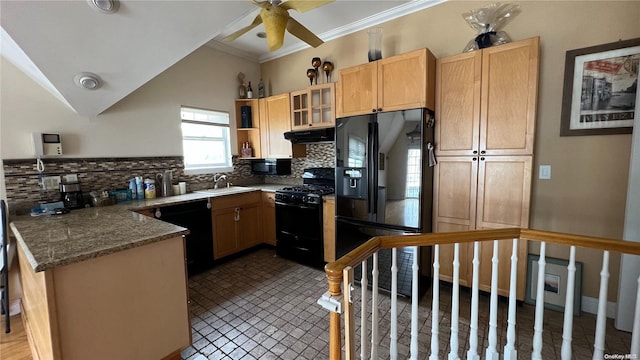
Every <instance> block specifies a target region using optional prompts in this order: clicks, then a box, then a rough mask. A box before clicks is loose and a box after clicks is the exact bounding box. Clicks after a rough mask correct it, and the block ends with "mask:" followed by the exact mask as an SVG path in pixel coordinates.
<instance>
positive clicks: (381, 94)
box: [336, 49, 435, 117]
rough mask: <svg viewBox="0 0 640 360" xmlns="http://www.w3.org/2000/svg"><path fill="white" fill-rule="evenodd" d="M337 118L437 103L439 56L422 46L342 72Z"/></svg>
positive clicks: (340, 73) (337, 85) (428, 106)
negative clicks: (437, 57)
mask: <svg viewBox="0 0 640 360" xmlns="http://www.w3.org/2000/svg"><path fill="white" fill-rule="evenodd" d="M338 77H339V79H338V83H337V84H336V112H337V115H336V116H337V117H345V116H352V115H362V114H370V113H375V112H380V111H394V110H403V109H412V108H420V107H426V108H429V109H433V108H434V106H435V98H434V93H435V57H434V56H433V54H432V53H431V52H430V51H429V49H420V50H416V51H412V52H409V53H406V54H402V55H397V56H392V57H390V58H386V59H381V60H378V61H374V62H370V63H367V64H364V65H358V66H354V67H350V68H346V69H342V70H340V71H339V75H338Z"/></svg>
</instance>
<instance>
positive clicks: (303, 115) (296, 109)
mask: <svg viewBox="0 0 640 360" xmlns="http://www.w3.org/2000/svg"><path fill="white" fill-rule="evenodd" d="M334 92H335V84H334V83H329V84H320V85H312V86H309V87H308V88H306V89H304V90H300V91H295V92H292V93H291V129H292V130H294V131H295V130H308V129H311V128H321V127H331V126H334V125H335V121H336V110H335V95H334Z"/></svg>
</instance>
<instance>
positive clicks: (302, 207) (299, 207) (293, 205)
mask: <svg viewBox="0 0 640 360" xmlns="http://www.w3.org/2000/svg"><path fill="white" fill-rule="evenodd" d="M276 205H281V206H289V207H295V208H298V209H309V210H314V209H317V207H314V206H304V205H300V204H287V203H283V202H280V201H276Z"/></svg>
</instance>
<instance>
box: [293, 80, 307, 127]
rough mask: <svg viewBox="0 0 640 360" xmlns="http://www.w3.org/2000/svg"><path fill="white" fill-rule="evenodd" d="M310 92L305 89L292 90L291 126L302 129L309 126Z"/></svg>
mask: <svg viewBox="0 0 640 360" xmlns="http://www.w3.org/2000/svg"><path fill="white" fill-rule="evenodd" d="M308 98H309V92H308V91H307V90H306V89H305V90H300V91H294V92H291V128H292V129H294V130H295V129H296V128H299V129H302V128H307V127H308V126H309V101H308Z"/></svg>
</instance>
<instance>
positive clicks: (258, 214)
mask: <svg viewBox="0 0 640 360" xmlns="http://www.w3.org/2000/svg"><path fill="white" fill-rule="evenodd" d="M260 194H261V192H260V191H253V192H249V193H242V194H236V195H226V196H220V197H216V198H214V199H213V201H212V208H211V220H212V221H211V222H212V225H213V258H214V259H216V260H217V259H220V258H223V257H225V256H228V255H232V254H234V253H236V252H239V251H241V250H244V249H248V248H250V247H252V246H255V245H258V244H261V243H262V242H263V236H262V203H261V195H260Z"/></svg>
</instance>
